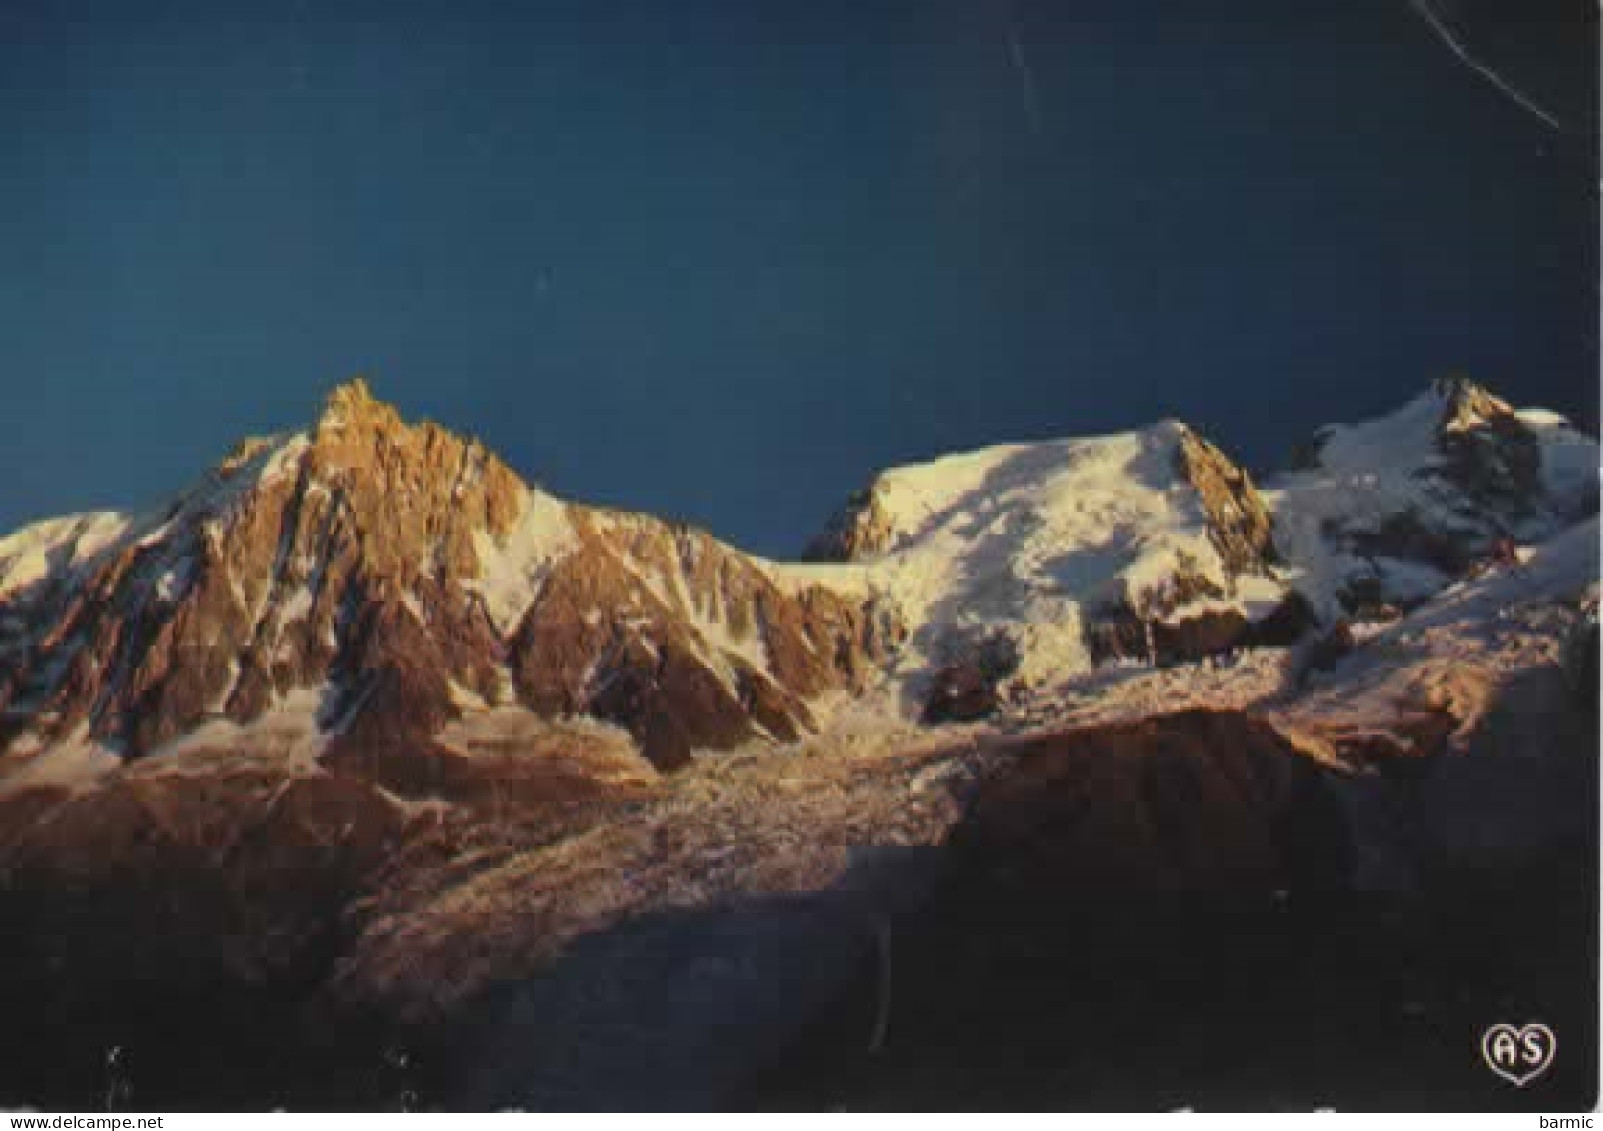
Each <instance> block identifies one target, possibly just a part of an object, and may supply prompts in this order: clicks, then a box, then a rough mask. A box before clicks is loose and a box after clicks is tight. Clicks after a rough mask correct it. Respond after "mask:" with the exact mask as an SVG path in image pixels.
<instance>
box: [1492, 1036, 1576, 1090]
mask: <svg viewBox="0 0 1603 1131" xmlns="http://www.w3.org/2000/svg"><path fill="white" fill-rule="evenodd" d="M1557 1053H1558V1038H1557V1037H1555V1036H1554V1035H1553V1030H1551V1029H1549V1028H1548V1027H1547V1026H1546V1025H1541V1024H1538V1023H1536V1022H1534V1021H1532V1022H1530V1023H1529V1024H1527V1025H1524V1026H1523V1027H1520V1028H1515V1027H1514V1026H1513V1025H1505V1024H1498V1025H1493V1026H1492V1027H1491V1028H1490V1029H1487V1030H1486V1032H1485V1033H1483V1034H1481V1055H1482V1056H1484V1057H1485V1058H1486V1066H1487V1067H1488V1068H1490V1069H1491V1070H1492V1071H1493V1072H1495V1073H1497V1074H1498V1075H1499V1076H1501V1077H1502V1078H1503V1079H1505V1080H1507V1081H1508V1082H1509V1083H1510V1084H1513V1085H1514V1086H1515V1087H1516V1088H1523V1087H1524V1086H1525V1085H1527V1084H1529V1083H1530V1082H1531V1081H1532V1080H1534V1079H1536V1078H1537V1077H1538V1076H1540V1075H1541V1074H1542V1073H1544V1072H1546V1071H1547V1070H1548V1069H1549V1068H1551V1067H1552V1066H1553V1057H1554V1056H1556V1055H1557Z"/></svg>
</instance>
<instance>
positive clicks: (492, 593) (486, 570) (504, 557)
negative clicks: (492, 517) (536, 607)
mask: <svg viewBox="0 0 1603 1131" xmlns="http://www.w3.org/2000/svg"><path fill="white" fill-rule="evenodd" d="M578 544H579V543H578V535H577V533H576V532H575V530H574V528H573V523H572V522H571V521H570V519H569V517H568V507H567V504H566V503H564V502H562V501H561V500H559V499H556V498H553V497H552V496H550V495H547V494H546V493H545V492H543V491H534V490H528V489H525V492H524V496H523V505H522V509H521V510H520V512H519V514H518V518H517V521H516V522H515V523H514V525H513V527H512V530H511V531H510V532H509V533H508V534H507V536H506V538H505V539H503V540H500V541H497V540H496V539H495V538H493V537H492V536H491V535H490V534H488V533H487V532H484V531H476V532H475V533H474V536H473V545H474V549H475V550H476V551H477V553H478V557H479V577H478V579H477V580H474V581H469V582H465V583H464V584H465V585H466V586H467V587H468V588H469V589H470V590H472V591H474V592H477V593H478V594H479V595H480V596H482V597H483V598H484V604H485V608H486V610H487V611H488V612H489V614H490V619H491V621H492V622H493V623H494V624H495V626H496V628H497V629H498V630H499V631H501V632H510V631H512V630H513V629H515V628H516V627H517V625H518V622H519V621H520V620H522V619H523V616H524V614H525V613H527V612H528V611H529V609H530V607H531V606H532V605H533V604H534V602H535V601H536V600H537V599H538V598H539V595H540V590H541V588H542V587H543V586H544V584H545V579H546V578H547V577H548V576H549V575H550V570H551V567H552V565H554V564H555V563H556V562H558V561H560V560H561V559H562V558H563V557H565V556H566V555H567V554H568V553H570V552H571V551H572V550H573V549H575V548H576V547H577V546H578Z"/></svg>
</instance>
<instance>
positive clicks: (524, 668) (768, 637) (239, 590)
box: [0, 380, 885, 765]
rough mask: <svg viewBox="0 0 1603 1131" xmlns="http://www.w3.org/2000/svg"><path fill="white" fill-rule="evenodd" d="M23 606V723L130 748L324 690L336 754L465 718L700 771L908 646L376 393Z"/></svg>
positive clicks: (197, 492)
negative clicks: (707, 759)
mask: <svg viewBox="0 0 1603 1131" xmlns="http://www.w3.org/2000/svg"><path fill="white" fill-rule="evenodd" d="M64 560H65V561H67V562H68V563H69V564H67V565H65V566H64V567H63V568H62V569H61V570H59V571H47V572H46V573H45V575H44V576H43V577H40V578H37V579H33V580H32V581H31V582H30V583H29V584H27V585H19V586H17V587H14V588H9V589H6V590H0V621H4V622H5V623H7V624H8V625H9V626H10V627H11V630H12V631H11V633H10V634H9V635H8V636H7V637H6V638H4V640H3V641H0V647H4V648H5V649H6V655H7V656H8V658H11V659H12V663H11V664H9V665H8V666H7V668H6V672H5V676H4V681H3V683H0V708H3V709H5V710H6V711H7V719H8V724H9V728H10V729H11V730H12V731H14V732H17V733H20V732H21V731H22V730H24V729H27V730H32V731H35V732H36V733H37V734H38V736H39V738H40V739H41V740H43V741H45V742H46V743H48V742H49V741H53V740H57V739H61V738H64V737H66V736H69V735H71V734H73V733H74V732H75V731H76V730H77V729H78V728H80V727H86V728H87V737H88V738H89V739H90V740H93V741H96V742H100V743H103V744H105V745H106V746H107V747H108V748H109V749H112V750H114V751H115V752H117V753H118V754H120V755H121V756H124V757H139V756H143V755H146V754H149V753H151V752H152V751H154V750H156V749H158V748H160V747H161V746H162V745H163V744H164V743H167V742H170V741H172V740H173V739H175V738H177V737H179V736H181V735H183V734H184V733H186V732H187V731H189V730H191V729H193V728H194V727H196V726H197V725H199V724H201V723H202V722H204V721H206V720H208V719H212V718H223V719H227V720H231V721H233V722H235V723H239V724H248V723H251V722H252V721H254V720H256V719H258V718H259V717H260V716H261V715H262V714H263V713H264V712H266V711H268V710H270V709H271V708H272V707H273V705H274V704H275V703H277V702H279V701H282V700H283V698H284V697H285V696H287V695H289V694H290V693H291V692H293V691H296V690H307V689H317V690H318V691H319V692H320V694H321V701H320V708H319V712H320V713H319V719H318V721H319V724H320V725H321V726H322V727H323V728H325V729H326V730H328V731H329V732H330V733H332V734H333V735H334V736H335V739H336V741H335V743H334V749H333V750H332V751H331V754H330V757H331V758H332V759H333V761H334V762H335V763H341V764H342V763H344V762H345V761H347V760H348V759H350V758H353V757H356V755H354V754H352V753H351V748H353V747H359V746H363V745H373V744H382V745H385V746H386V747H388V746H394V745H397V744H400V745H407V744H413V745H417V746H420V747H422V748H427V747H428V746H429V744H430V742H431V740H432V737H433V736H434V735H435V734H436V733H437V732H438V731H439V730H440V729H441V728H442V727H443V726H444V725H445V724H446V723H447V722H448V721H450V720H451V719H454V718H456V717H458V715H459V714H460V713H461V711H462V706H463V704H464V703H480V704H486V705H490V706H495V705H515V706H521V707H523V708H525V709H528V710H530V711H533V712H535V713H537V714H540V715H542V716H552V717H555V716H560V715H594V716H596V717H598V718H601V719H605V720H607V721H610V722H614V723H617V724H618V725H620V726H622V727H624V728H626V729H627V730H629V731H630V732H631V733H632V734H633V735H634V736H635V737H636V739H637V740H638V742H639V743H640V745H641V747H642V749H643V750H644V751H645V753H646V754H647V756H648V757H650V758H651V759H653V760H654V761H657V762H658V763H660V764H664V765H670V764H678V763H681V762H683V761H684V760H685V759H686V758H687V757H688V756H689V753H690V751H691V750H692V749H695V748H698V747H710V748H718V747H726V746H729V745H733V744H735V743H738V742H741V741H744V740H746V739H749V738H752V737H756V736H760V735H768V736H771V737H774V738H779V739H790V738H794V737H795V736H796V735H797V734H798V733H800V732H802V731H805V730H807V729H810V728H811V726H812V725H813V719H812V716H811V714H810V712H809V710H808V707H807V700H808V699H809V698H810V697H813V696H816V695H817V694H819V693H820V692H823V691H826V690H830V689H834V688H841V687H848V686H851V685H852V684H853V683H854V681H856V680H860V679H861V678H862V677H863V676H864V675H865V673H866V672H867V671H868V669H869V668H870V667H871V666H872V665H873V664H874V663H875V661H876V659H877V658H879V657H880V656H881V655H882V652H883V648H884V645H885V641H884V640H883V635H884V634H883V632H882V631H880V630H881V629H882V627H883V626H882V618H877V617H876V616H875V615H873V614H872V613H871V612H870V611H869V610H867V609H866V608H865V607H864V604H863V602H861V601H858V600H854V599H852V598H849V597H842V596H839V595H837V594H835V593H833V592H831V591H829V590H826V589H824V588H822V587H818V586H807V585H783V584H782V583H781V582H780V581H777V580H776V579H775V578H774V577H772V576H771V575H770V574H769V572H767V571H765V569H764V568H763V567H761V566H760V565H758V564H756V563H755V562H752V561H751V560H749V559H747V558H745V557H744V556H743V555H741V554H739V553H738V552H736V551H734V550H731V549H730V548H728V547H726V546H724V545H722V544H721V543H719V542H717V541H716V540H714V539H712V538H711V537H709V536H707V535H705V534H702V533H700V532H698V531H693V530H689V529H685V528H676V527H670V526H669V525H667V524H665V523H661V522H658V521H657V520H655V519H651V518H647V517H644V516H628V515H614V514H610V513H606V512H601V511H596V510H592V509H589V508H585V507H581V506H575V505H570V504H567V503H563V502H561V501H559V500H556V499H554V498H552V497H550V496H548V495H545V494H544V493H542V492H538V491H534V490H531V489H530V488H529V487H527V486H526V485H525V484H524V483H523V482H522V481H521V480H520V479H519V478H518V477H517V476H516V475H515V474H514V473H513V472H512V471H511V470H510V469H508V468H507V467H506V465H505V464H503V463H502V462H501V461H500V460H499V459H497V458H496V457H495V456H494V455H493V454H492V453H490V452H489V451H487V450H486V449H485V448H484V447H483V446H482V445H480V444H478V443H477V442H476V441H473V440H469V439H463V438H461V437H458V436H456V435H454V434H452V433H451V432H449V431H447V430H445V429H443V428H440V427H439V426H437V425H433V424H422V425H408V424H406V423H404V422H403V421H402V420H401V418H400V416H399V415H398V414H397V413H396V411H395V410H394V409H393V408H391V407H390V406H388V405H386V404H383V403H382V402H379V401H377V400H375V399H374V398H373V397H372V395H371V393H370V392H369V390H368V388H367V386H366V385H365V384H364V383H363V382H362V381H360V380H357V381H353V382H351V383H350V384H348V385H344V386H341V387H340V388H338V389H336V390H335V391H334V393H333V394H332V395H331V396H330V397H329V399H328V403H327V406H326V407H325V409H324V411H323V413H322V415H321V416H320V417H319V419H318V420H317V422H316V424H315V425H314V426H313V428H312V429H310V430H309V431H308V432H306V433H299V434H294V435H289V436H284V437H276V438H272V439H267V440H255V441H249V442H247V443H245V444H242V445H241V446H240V447H239V448H238V449H237V450H236V451H235V452H234V453H233V454H231V455H230V456H229V457H228V458H227V459H225V460H224V461H223V462H222V463H220V464H219V465H218V466H217V467H216V468H215V469H213V470H212V471H211V472H209V473H208V474H207V475H206V476H205V477H204V479H203V480H202V482H201V483H200V484H198V485H197V486H196V487H195V488H194V489H192V490H191V491H189V492H186V493H185V494H183V495H182V496H180V497H179V498H178V499H177V500H176V501H175V502H174V503H173V504H172V505H171V506H170V507H169V508H168V509H167V510H166V511H165V512H163V513H162V514H161V515H159V516H157V517H153V518H149V519H144V520H140V521H138V522H135V523H133V524H132V526H131V529H129V530H128V531H127V532H125V533H124V534H123V535H122V536H121V537H119V538H115V539H112V540H110V541H109V542H107V544H105V545H103V546H101V547H98V548H97V549H96V550H95V551H94V552H92V553H89V554H87V555H85V556H84V558H83V560H80V561H72V560H71V555H70V554H68V555H66V557H65V559H64Z"/></svg>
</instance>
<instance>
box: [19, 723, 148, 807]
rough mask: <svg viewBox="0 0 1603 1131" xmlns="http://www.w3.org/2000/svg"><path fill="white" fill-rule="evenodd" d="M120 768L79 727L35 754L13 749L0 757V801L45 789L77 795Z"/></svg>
mask: <svg viewBox="0 0 1603 1131" xmlns="http://www.w3.org/2000/svg"><path fill="white" fill-rule="evenodd" d="M19 754H21V755H22V759H20V765H16V766H15V768H12V766H11V765H9V764H11V763H14V762H17V761H19V759H18V755H19ZM122 765H123V761H122V759H121V758H120V757H118V755H117V753H116V752H115V751H114V750H112V749H111V748H110V747H109V746H106V745H105V744H104V743H101V742H98V741H96V740H95V739H92V738H90V737H89V724H88V723H81V724H79V726H78V727H77V728H76V729H74V730H73V731H72V733H71V734H69V735H67V736H66V737H65V738H63V739H61V740H60V741H58V742H53V743H51V744H50V745H49V746H47V747H44V748H43V749H40V750H38V752H34V751H33V750H30V749H27V748H23V749H13V750H12V751H11V752H10V753H8V754H7V755H6V756H5V757H0V797H4V796H7V795H8V794H15V793H20V792H22V791H23V790H26V789H37V788H40V787H48V786H58V787H65V788H68V789H71V790H72V791H74V792H81V791H83V790H85V789H88V788H90V787H91V786H93V785H94V784H95V782H97V781H98V780H99V779H101V778H102V777H104V776H105V775H107V774H109V773H113V772H114V771H116V770H120V769H121V768H122Z"/></svg>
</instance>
